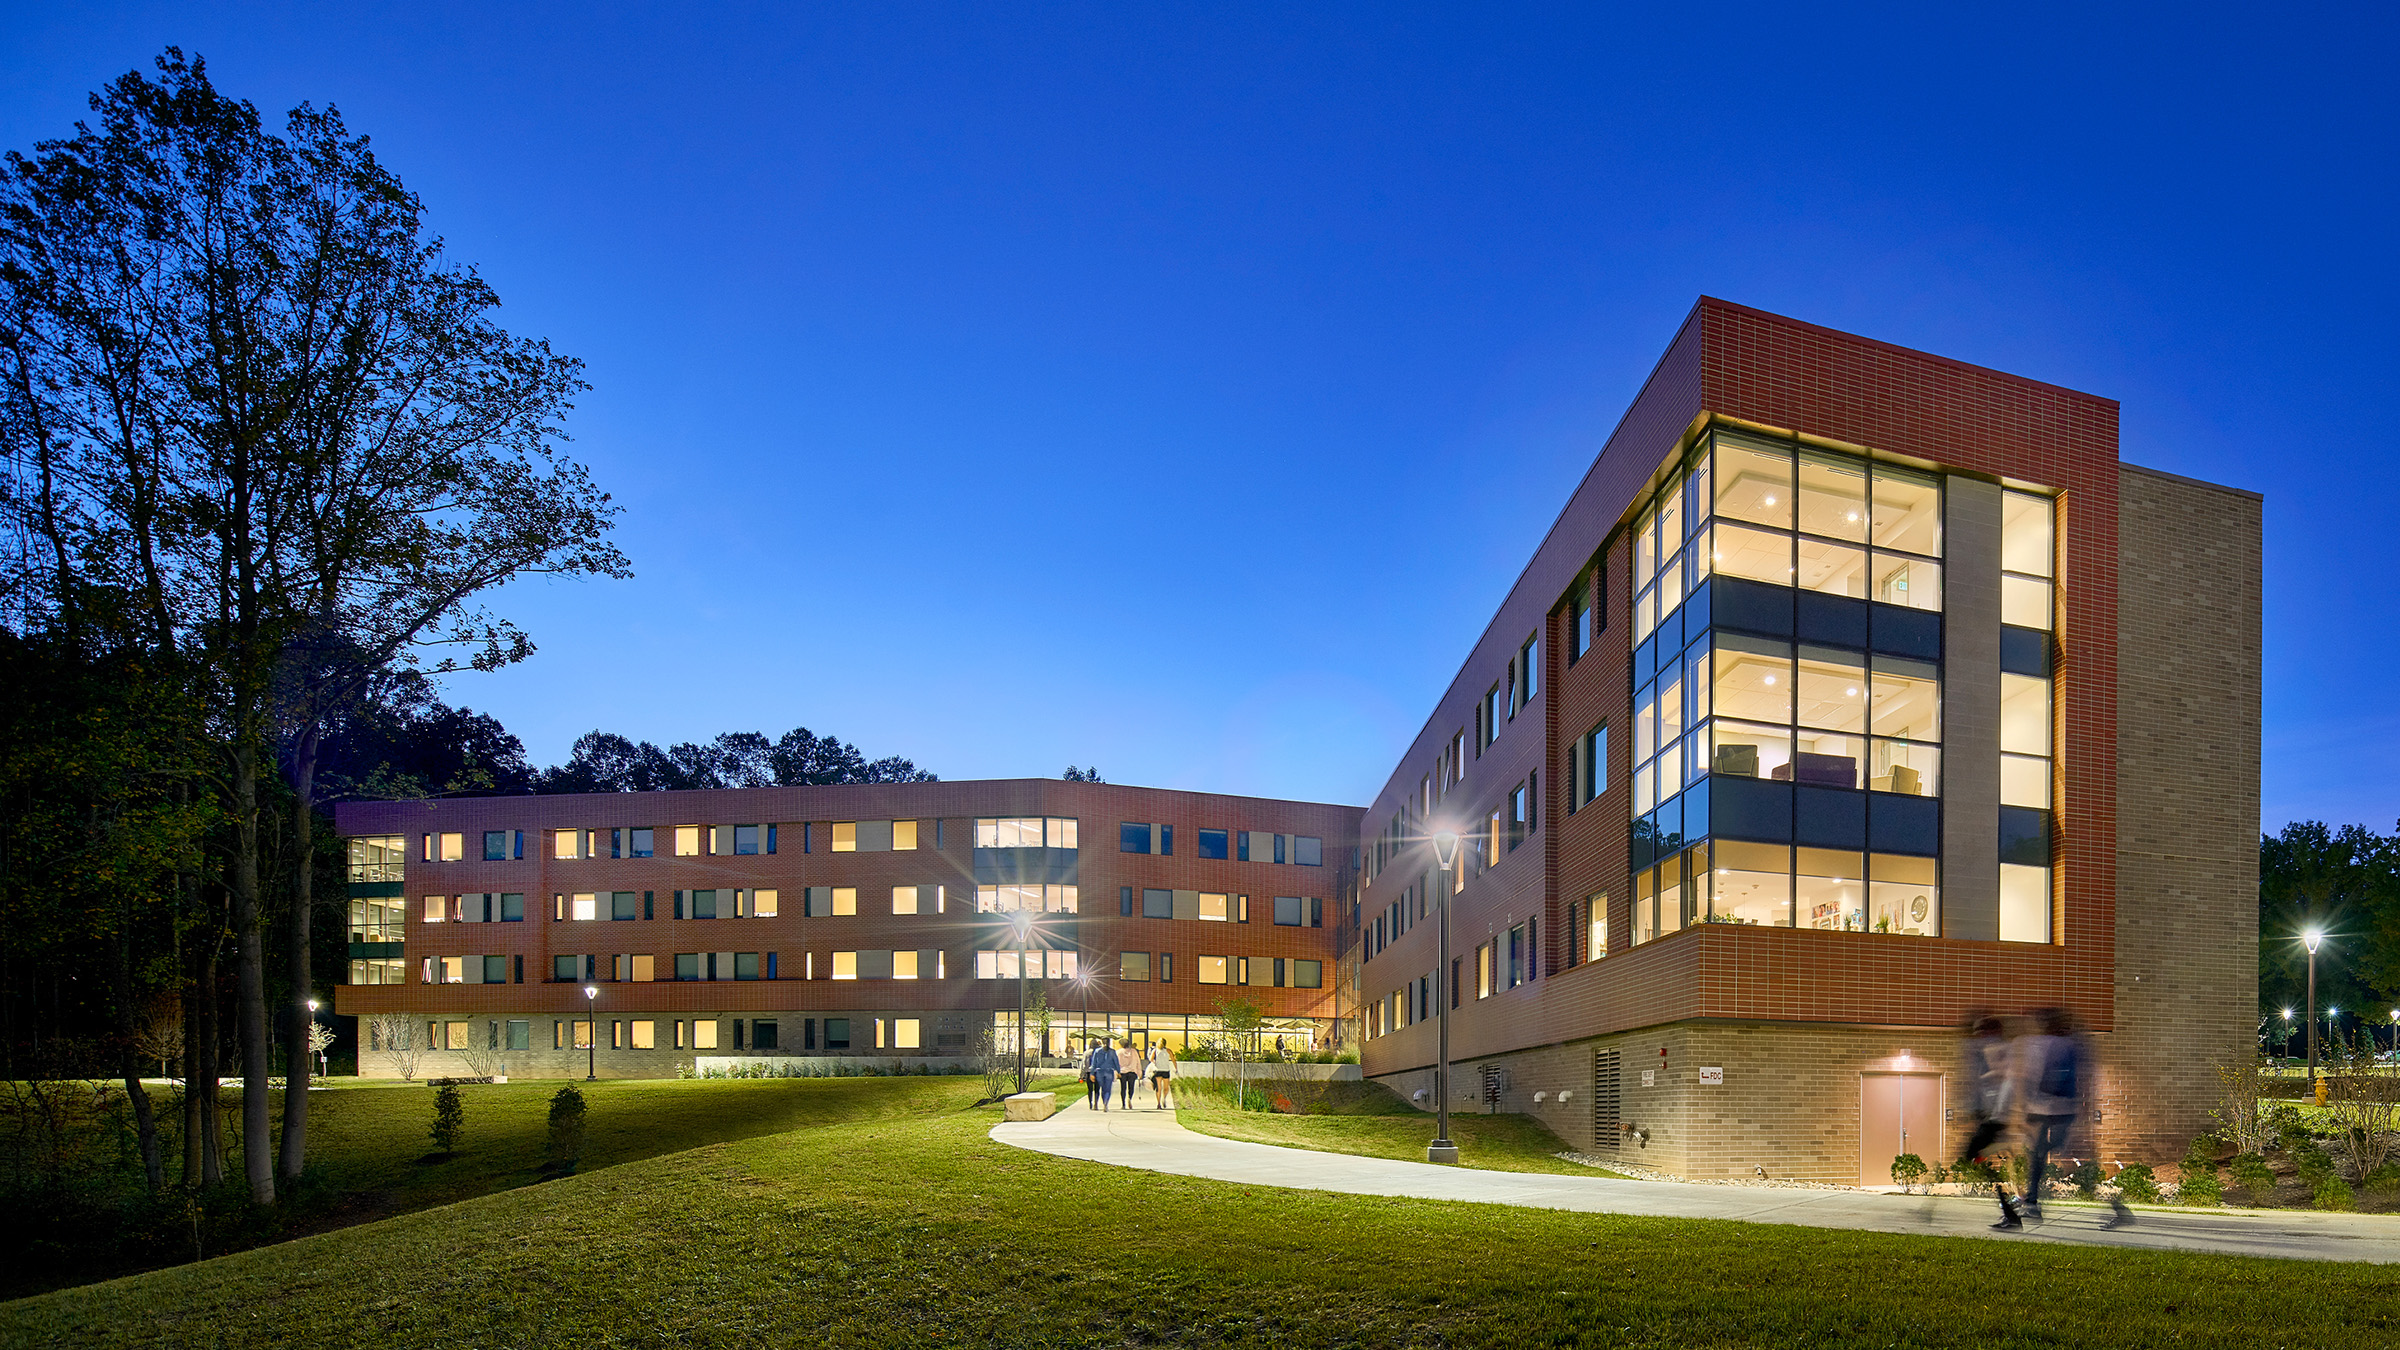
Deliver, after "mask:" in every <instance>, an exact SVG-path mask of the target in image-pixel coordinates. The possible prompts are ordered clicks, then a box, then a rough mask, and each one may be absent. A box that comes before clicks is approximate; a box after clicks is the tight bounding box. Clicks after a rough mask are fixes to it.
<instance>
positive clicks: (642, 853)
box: [625, 825, 658, 858]
mask: <svg viewBox="0 0 2400 1350" xmlns="http://www.w3.org/2000/svg"><path fill="white" fill-rule="evenodd" d="M625 833H626V834H627V835H628V836H630V839H629V841H628V843H627V846H626V849H625V856H626V857H628V858H647V857H650V856H652V854H653V852H654V845H653V844H652V840H654V839H655V838H656V837H657V834H658V832H657V831H656V830H653V829H651V828H650V827H649V826H647V825H643V826H637V827H636V828H633V829H630V830H627V831H626V832H625Z"/></svg>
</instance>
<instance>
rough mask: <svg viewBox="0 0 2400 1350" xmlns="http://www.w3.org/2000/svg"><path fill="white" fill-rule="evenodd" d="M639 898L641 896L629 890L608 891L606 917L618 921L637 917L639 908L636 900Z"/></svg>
mask: <svg viewBox="0 0 2400 1350" xmlns="http://www.w3.org/2000/svg"><path fill="white" fill-rule="evenodd" d="M640 898H641V897H639V896H637V895H635V894H634V893H633V892H631V891H611V892H609V894H608V917H609V918H610V919H611V920H615V921H618V922H623V921H625V920H629V919H633V918H635V917H637V916H638V915H639V914H640V912H641V910H640V907H639V906H638V904H637V903H636V902H637V901H639V900H640Z"/></svg>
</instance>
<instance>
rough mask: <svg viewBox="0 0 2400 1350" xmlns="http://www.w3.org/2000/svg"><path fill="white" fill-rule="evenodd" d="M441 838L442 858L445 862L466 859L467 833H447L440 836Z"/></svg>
mask: <svg viewBox="0 0 2400 1350" xmlns="http://www.w3.org/2000/svg"><path fill="white" fill-rule="evenodd" d="M440 839H441V848H442V857H441V860H442V861H443V862H464V861H466V857H467V836H466V835H465V834H463V833H460V834H445V835H442V836H440Z"/></svg>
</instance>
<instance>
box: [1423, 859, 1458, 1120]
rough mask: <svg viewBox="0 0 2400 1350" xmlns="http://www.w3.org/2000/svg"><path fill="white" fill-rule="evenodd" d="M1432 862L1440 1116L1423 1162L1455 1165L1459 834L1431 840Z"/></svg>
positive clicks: (1436, 1094)
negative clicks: (1454, 909)
mask: <svg viewBox="0 0 2400 1350" xmlns="http://www.w3.org/2000/svg"><path fill="white" fill-rule="evenodd" d="M1433 861H1434V865H1435V866H1436V867H1438V868H1440V869H1441V873H1442V892H1441V919H1440V925H1439V927H1440V930H1441V956H1440V961H1441V964H1439V965H1437V966H1435V967H1434V971H1435V974H1434V977H1433V978H1434V998H1433V1004H1434V1016H1436V1017H1438V1018H1440V1019H1441V1057H1440V1058H1439V1059H1437V1060H1436V1061H1435V1062H1434V1079H1433V1095H1434V1102H1435V1105H1436V1106H1437V1107H1438V1108H1439V1110H1440V1112H1441V1117H1440V1120H1439V1122H1438V1123H1437V1124H1436V1125H1435V1127H1434V1133H1433V1142H1432V1143H1430V1144H1427V1145H1426V1146H1425V1161H1427V1162H1430V1163H1455V1162H1457V1161H1458V1145H1456V1144H1454V1143H1451V1142H1450V892H1451V889H1452V888H1451V885H1450V875H1451V873H1450V869H1451V868H1452V867H1455V866H1456V865H1457V864H1458V834H1457V832H1456V831H1453V830H1443V831H1441V832H1439V833H1437V834H1435V835H1434V836H1433Z"/></svg>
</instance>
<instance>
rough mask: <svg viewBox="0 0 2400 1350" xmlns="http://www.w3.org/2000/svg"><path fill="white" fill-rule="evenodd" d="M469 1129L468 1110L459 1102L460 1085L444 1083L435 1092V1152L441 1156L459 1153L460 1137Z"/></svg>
mask: <svg viewBox="0 0 2400 1350" xmlns="http://www.w3.org/2000/svg"><path fill="white" fill-rule="evenodd" d="M466 1127H467V1108H466V1107H465V1105H464V1104H462V1103H461V1102H460V1100H459V1092H458V1084H456V1083H444V1084H442V1085H441V1086H440V1087H438V1088H435V1089H434V1090H433V1130H432V1134H433V1151H434V1152H436V1153H441V1154H450V1153H456V1152H457V1151H458V1136H459V1135H460V1133H461V1132H463V1131H464V1130H465V1129H466Z"/></svg>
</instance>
